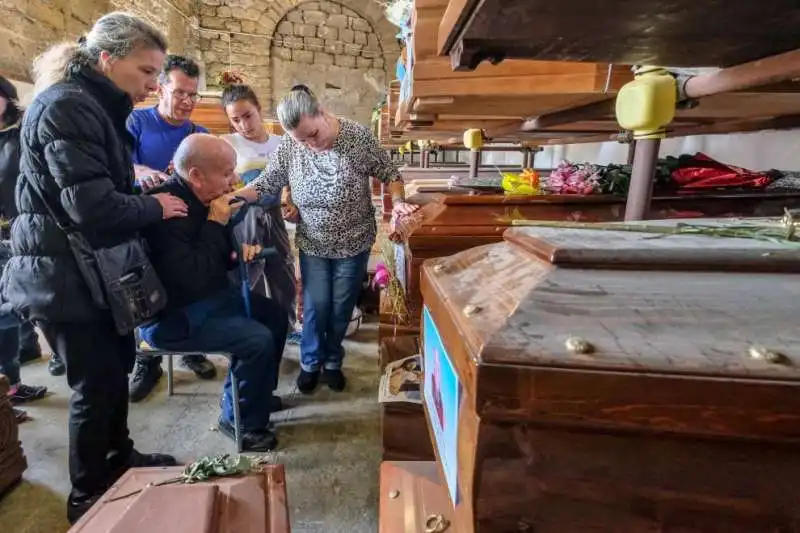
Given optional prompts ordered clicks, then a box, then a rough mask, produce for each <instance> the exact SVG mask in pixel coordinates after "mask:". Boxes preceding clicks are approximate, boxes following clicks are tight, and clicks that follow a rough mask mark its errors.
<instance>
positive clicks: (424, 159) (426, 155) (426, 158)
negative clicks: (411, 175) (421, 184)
mask: <svg viewBox="0 0 800 533" xmlns="http://www.w3.org/2000/svg"><path fill="white" fill-rule="evenodd" d="M430 157H431V153H430V152H429V151H428V150H422V151H421V152H420V153H419V166H420V168H428V167H429V166H430Z"/></svg>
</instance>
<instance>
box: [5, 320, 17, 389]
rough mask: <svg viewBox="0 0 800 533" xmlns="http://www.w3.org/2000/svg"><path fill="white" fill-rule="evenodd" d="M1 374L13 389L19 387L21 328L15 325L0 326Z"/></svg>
mask: <svg viewBox="0 0 800 533" xmlns="http://www.w3.org/2000/svg"><path fill="white" fill-rule="evenodd" d="M0 374H3V375H4V376H5V377H7V378H8V381H9V383H10V384H11V386H12V387H13V386H14V385H19V383H20V379H21V378H20V375H19V328H18V327H17V326H14V325H11V326H7V327H4V326H2V325H0Z"/></svg>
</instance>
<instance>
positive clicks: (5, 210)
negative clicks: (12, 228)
mask: <svg viewBox="0 0 800 533" xmlns="http://www.w3.org/2000/svg"><path fill="white" fill-rule="evenodd" d="M18 177H19V127H13V128H10V129H8V130H6V131H4V132H0V216H2V217H3V218H6V219H12V218H14V217H16V216H17V205H16V203H15V200H14V188H15V187H16V185H17V178H18Z"/></svg>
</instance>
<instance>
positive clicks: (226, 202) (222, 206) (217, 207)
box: [208, 195, 243, 226]
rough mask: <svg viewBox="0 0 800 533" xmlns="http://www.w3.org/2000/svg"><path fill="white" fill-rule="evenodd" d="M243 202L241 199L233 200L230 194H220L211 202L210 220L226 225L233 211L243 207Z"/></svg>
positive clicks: (209, 207) (209, 209) (209, 208)
mask: <svg viewBox="0 0 800 533" xmlns="http://www.w3.org/2000/svg"><path fill="white" fill-rule="evenodd" d="M242 203H243V202H241V201H233V200H232V198H231V196H229V195H223V196H220V197H219V198H217V199H216V200H212V201H211V204H209V206H208V220H211V221H213V222H216V223H217V224H222V225H223V226H225V225H227V224H228V222H230V220H231V217H232V216H233V212H234V211H236V210H237V209H238V208H239V207H241V206H242Z"/></svg>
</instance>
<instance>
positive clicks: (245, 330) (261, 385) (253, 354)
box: [140, 290, 288, 431]
mask: <svg viewBox="0 0 800 533" xmlns="http://www.w3.org/2000/svg"><path fill="white" fill-rule="evenodd" d="M250 308H251V316H252V317H253V318H247V315H246V313H245V309H244V301H243V299H242V297H241V295H240V294H238V293H236V292H235V291H228V290H225V291H222V292H220V293H218V294H216V295H214V296H212V297H210V298H206V299H205V300H200V301H199V302H195V303H193V304H191V305H189V306H187V307H185V308H183V309H182V310H181V311H179V312H175V313H171V314H170V315H168V316H166V317H164V318H163V319H162V320H161V321H159V322H157V323H155V324H152V325H149V326H146V327H142V328H141V329H140V331H141V335H142V338H143V339H144V340H145V342H147V343H148V344H149V345H151V346H153V347H154V348H157V349H159V350H175V351H182V352H204V353H209V352H210V353H214V352H225V353H230V354H231V355H232V360H231V369H230V371H229V373H228V374H227V375H226V377H225V385H224V392H223V401H222V419H223V420H225V421H227V422H229V423H233V396H232V394H231V379H230V372H231V371H232V372H234V373H235V374H236V378H237V380H238V384H239V409H240V414H241V417H242V428H243V429H244V430H245V431H262V430H264V429H265V428H266V427H267V424H269V415H270V410H269V406H270V397H271V396H272V393H273V391H275V389H276V388H277V386H278V367H279V366H280V362H281V358H282V357H283V348H284V345H285V343H286V332H287V328H288V319H287V317H286V312H285V311H284V310H283V309H282V308H281V307H280V305H278V304H277V303H275V302H274V301H272V300H270V299H268V298H264V297H263V296H260V295H258V294H251V296H250Z"/></svg>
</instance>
